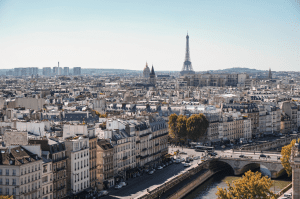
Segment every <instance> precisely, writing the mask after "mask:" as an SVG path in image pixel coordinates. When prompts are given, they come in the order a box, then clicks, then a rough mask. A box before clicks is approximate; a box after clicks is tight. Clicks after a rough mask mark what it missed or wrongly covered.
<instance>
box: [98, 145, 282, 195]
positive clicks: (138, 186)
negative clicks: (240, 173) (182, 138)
mask: <svg viewBox="0 0 300 199" xmlns="http://www.w3.org/2000/svg"><path fill="white" fill-rule="evenodd" d="M177 150H179V151H180V152H182V151H183V152H185V153H187V154H181V155H180V156H181V157H182V158H186V157H187V156H200V157H201V156H204V155H205V153H204V152H196V151H195V150H194V149H188V148H181V147H180V148H179V147H177V148H174V147H169V153H174V151H177ZM215 152H216V153H217V154H218V156H223V157H225V156H227V157H233V158H239V156H240V155H241V154H243V155H245V156H247V157H252V158H255V159H259V156H260V154H261V153H259V154H257V153H256V154H254V153H253V152H251V153H245V152H240V151H235V152H234V153H233V152H232V150H224V151H223V150H216V151H215ZM264 154H265V155H267V156H270V157H271V158H268V159H266V158H264V159H266V160H268V161H280V160H277V156H279V155H278V154H272V153H264ZM218 156H217V157H218ZM197 162H198V160H194V161H192V162H191V167H195V166H197ZM191 167H184V166H183V163H180V164H175V163H173V164H172V165H169V166H167V167H165V168H163V169H162V170H156V171H155V172H154V174H152V175H149V174H144V175H142V176H140V177H137V178H132V179H129V180H128V181H126V182H128V185H127V186H126V187H123V188H121V189H119V190H115V189H114V188H113V187H112V188H110V189H109V190H108V191H109V196H105V197H101V198H122V199H123V198H124V199H125V198H126V199H129V198H137V197H139V196H142V195H144V194H145V193H147V189H149V190H153V189H155V188H156V187H158V186H160V185H162V184H164V183H165V182H167V181H169V180H170V179H172V178H174V177H175V176H177V175H179V174H181V173H183V172H185V171H186V170H188V169H190V168H191Z"/></svg>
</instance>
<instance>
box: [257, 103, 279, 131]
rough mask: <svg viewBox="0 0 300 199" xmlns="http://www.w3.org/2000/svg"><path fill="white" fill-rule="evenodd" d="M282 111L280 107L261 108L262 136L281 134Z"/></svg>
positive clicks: (260, 129)
mask: <svg viewBox="0 0 300 199" xmlns="http://www.w3.org/2000/svg"><path fill="white" fill-rule="evenodd" d="M280 120H281V110H280V109H279V108H278V107H274V106H267V105H261V106H259V131H260V134H274V133H279V132H280Z"/></svg>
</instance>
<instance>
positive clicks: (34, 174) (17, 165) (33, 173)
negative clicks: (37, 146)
mask: <svg viewBox="0 0 300 199" xmlns="http://www.w3.org/2000/svg"><path fill="white" fill-rule="evenodd" d="M42 164H43V161H42V159H41V158H40V154H34V153H32V152H30V151H29V150H27V149H25V148H24V147H22V146H16V147H11V148H5V149H1V162H0V195H12V196H14V198H16V199H31V198H42V179H41V176H42V169H41V168H42Z"/></svg>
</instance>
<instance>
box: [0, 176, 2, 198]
mask: <svg viewBox="0 0 300 199" xmlns="http://www.w3.org/2000/svg"><path fill="white" fill-rule="evenodd" d="M0 185H2V178H0ZM0 195H1V194H0Z"/></svg>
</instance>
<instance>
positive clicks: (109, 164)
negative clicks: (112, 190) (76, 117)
mask: <svg viewBox="0 0 300 199" xmlns="http://www.w3.org/2000/svg"><path fill="white" fill-rule="evenodd" d="M96 147H97V190H102V189H107V188H109V187H112V186H114V184H115V182H114V164H113V159H114V148H113V146H112V144H111V143H110V141H109V140H104V139H101V140H98V141H97V146H96Z"/></svg>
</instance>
